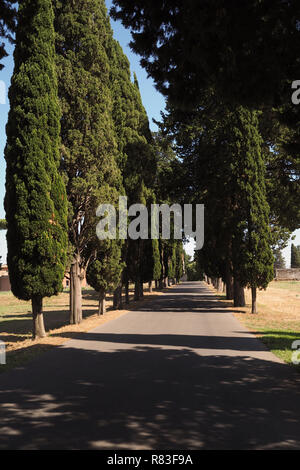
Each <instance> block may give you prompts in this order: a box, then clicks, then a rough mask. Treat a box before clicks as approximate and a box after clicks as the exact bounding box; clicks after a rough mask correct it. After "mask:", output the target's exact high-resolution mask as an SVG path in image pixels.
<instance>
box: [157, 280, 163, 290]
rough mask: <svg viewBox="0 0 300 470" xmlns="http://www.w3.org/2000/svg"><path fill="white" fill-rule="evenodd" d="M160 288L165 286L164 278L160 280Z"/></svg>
mask: <svg viewBox="0 0 300 470" xmlns="http://www.w3.org/2000/svg"><path fill="white" fill-rule="evenodd" d="M158 288H159V289H163V288H164V280H163V279H160V280H159V282H158Z"/></svg>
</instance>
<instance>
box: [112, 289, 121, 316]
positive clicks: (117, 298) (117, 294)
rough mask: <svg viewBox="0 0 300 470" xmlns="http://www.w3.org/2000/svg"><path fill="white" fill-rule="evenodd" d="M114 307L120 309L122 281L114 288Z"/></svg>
mask: <svg viewBox="0 0 300 470" xmlns="http://www.w3.org/2000/svg"><path fill="white" fill-rule="evenodd" d="M113 306H114V309H116V310H120V309H122V283H121V282H120V284H119V285H118V287H117V288H116V290H115V291H114V303H113Z"/></svg>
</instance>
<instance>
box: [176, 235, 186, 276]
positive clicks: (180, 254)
mask: <svg viewBox="0 0 300 470" xmlns="http://www.w3.org/2000/svg"><path fill="white" fill-rule="evenodd" d="M183 266H184V250H183V244H182V241H181V240H177V241H176V268H175V279H176V280H177V281H178V282H179V281H180V279H181V278H182V276H183Z"/></svg>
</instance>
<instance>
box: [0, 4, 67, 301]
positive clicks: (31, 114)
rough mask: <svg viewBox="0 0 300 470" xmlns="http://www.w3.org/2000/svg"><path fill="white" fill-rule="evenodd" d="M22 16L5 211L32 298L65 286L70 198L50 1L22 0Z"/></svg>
mask: <svg viewBox="0 0 300 470" xmlns="http://www.w3.org/2000/svg"><path fill="white" fill-rule="evenodd" d="M18 19H19V22H18V29H17V36H16V48H15V53H14V58H15V69H14V74H13V77H12V83H11V88H10V90H9V98H10V113H9V118H8V124H7V128H6V130H7V145H6V149H5V158H6V163H7V172H6V196H5V210H6V220H7V229H8V231H7V244H8V258H7V261H8V267H9V274H10V281H11V285H12V291H13V293H14V295H16V296H17V297H18V298H20V299H24V300H29V299H33V298H40V299H41V298H43V297H45V296H52V295H54V294H57V293H58V292H60V291H61V290H62V279H63V277H64V270H65V262H66V248H67V236H66V204H67V199H66V193H65V187H64V184H63V181H62V179H61V177H60V175H59V172H58V168H59V163H60V156H59V143H60V141H59V131H60V124H59V120H60V108H59V103H58V98H57V78H56V74H55V51H54V29H53V11H52V6H51V1H50V0H38V1H37V0H24V1H23V2H22V3H21V4H20V7H19V14H18Z"/></svg>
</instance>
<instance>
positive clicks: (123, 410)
mask: <svg viewBox="0 0 300 470" xmlns="http://www.w3.org/2000/svg"><path fill="white" fill-rule="evenodd" d="M102 339H103V336H102ZM106 339H107V338H106ZM118 341H120V338H119V339H118ZM185 344H186V342H185ZM176 346H181V348H180V349H176V348H174V347H172V346H171V345H169V346H168V347H166V344H165V345H164V347H159V346H157V345H155V346H154V345H153V342H152V346H146V345H139V346H135V347H132V348H130V349H124V348H122V347H120V346H119V345H118V346H116V349H114V350H111V351H109V352H108V351H106V352H103V351H96V350H93V346H92V345H91V347H90V348H88V347H87V349H81V348H79V347H72V343H68V345H67V346H64V347H63V348H59V349H55V350H53V351H50V352H46V353H45V354H43V357H42V358H40V359H38V360H35V361H34V362H32V363H31V364H30V367H28V368H26V367H25V368H20V369H19V370H14V371H10V372H8V373H6V374H3V375H2V376H0V390H1V391H0V400H1V403H2V412H1V426H0V448H1V449H52V450H55V449H121V448H123V449H143V448H144V449H146V448H150V449H253V448H262V449H276V448H299V447H300V429H299V420H300V409H299V380H298V375H297V374H293V371H292V369H290V368H289V367H287V366H285V365H282V364H277V363H272V362H269V361H265V360H259V359H250V358H249V357H248V356H247V355H240V356H239V357H229V356H226V355H222V356H217V355H216V356H201V355H199V354H198V353H197V352H195V351H194V350H191V349H189V348H188V347H182V342H180V341H179V342H177V343H176Z"/></svg>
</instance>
